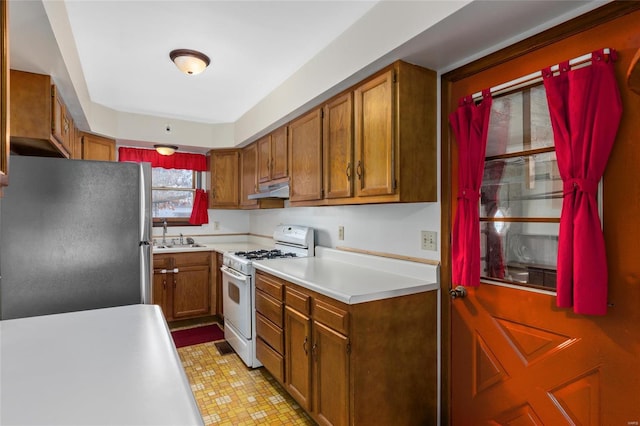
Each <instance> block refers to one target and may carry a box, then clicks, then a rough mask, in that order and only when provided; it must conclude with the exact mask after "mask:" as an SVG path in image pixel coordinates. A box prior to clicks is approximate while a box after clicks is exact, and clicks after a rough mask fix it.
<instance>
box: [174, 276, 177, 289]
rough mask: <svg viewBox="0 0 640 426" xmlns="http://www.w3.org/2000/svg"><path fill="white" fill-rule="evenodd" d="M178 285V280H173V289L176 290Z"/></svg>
mask: <svg viewBox="0 0 640 426" xmlns="http://www.w3.org/2000/svg"><path fill="white" fill-rule="evenodd" d="M176 284H177V282H176V279H175V278H174V279H173V288H176Z"/></svg>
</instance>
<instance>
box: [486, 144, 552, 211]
mask: <svg viewBox="0 0 640 426" xmlns="http://www.w3.org/2000/svg"><path fill="white" fill-rule="evenodd" d="M480 194H481V198H480V217H484V218H487V217H488V218H491V217H495V215H496V214H497V213H500V214H502V216H503V217H522V218H560V213H561V211H562V180H561V178H560V172H559V171H558V162H557V160H556V153H555V152H545V153H542V154H535V155H530V156H522V157H512V158H504V159H495V160H491V161H487V162H485V167H484V175H483V178H482V186H481V188H480Z"/></svg>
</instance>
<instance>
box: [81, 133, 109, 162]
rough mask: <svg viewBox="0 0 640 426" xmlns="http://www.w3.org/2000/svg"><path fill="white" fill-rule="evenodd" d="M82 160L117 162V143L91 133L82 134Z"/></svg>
mask: <svg viewBox="0 0 640 426" xmlns="http://www.w3.org/2000/svg"><path fill="white" fill-rule="evenodd" d="M81 142H82V159H83V160H98V161H116V141H115V140H113V139H109V138H105V137H103V136H98V135H93V134H91V133H82V137H81Z"/></svg>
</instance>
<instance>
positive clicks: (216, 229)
mask: <svg viewBox="0 0 640 426" xmlns="http://www.w3.org/2000/svg"><path fill="white" fill-rule="evenodd" d="M213 230H214V231H219V230H220V222H218V221H215V222H213Z"/></svg>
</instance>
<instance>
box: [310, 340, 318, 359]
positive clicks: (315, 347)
mask: <svg viewBox="0 0 640 426" xmlns="http://www.w3.org/2000/svg"><path fill="white" fill-rule="evenodd" d="M311 355H312V356H313V358H314V359H318V343H317V342H316V343H314V344H313V346H311Z"/></svg>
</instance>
